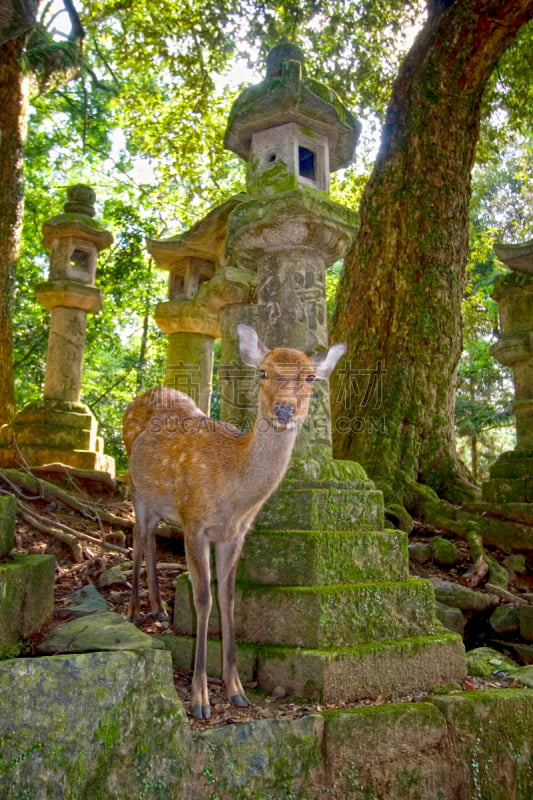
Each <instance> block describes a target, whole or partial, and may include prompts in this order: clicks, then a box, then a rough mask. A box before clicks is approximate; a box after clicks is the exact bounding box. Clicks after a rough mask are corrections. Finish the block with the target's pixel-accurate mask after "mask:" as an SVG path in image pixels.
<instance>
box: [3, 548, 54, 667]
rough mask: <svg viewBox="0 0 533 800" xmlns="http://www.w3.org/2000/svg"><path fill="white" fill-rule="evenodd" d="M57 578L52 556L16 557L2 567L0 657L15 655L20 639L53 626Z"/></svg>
mask: <svg viewBox="0 0 533 800" xmlns="http://www.w3.org/2000/svg"><path fill="white" fill-rule="evenodd" d="M54 577H55V558H54V557H53V556H47V555H36V554H32V555H27V556H22V555H16V556H13V557H12V558H11V559H9V561H5V562H4V563H2V564H0V597H1V598H2V602H1V603H0V657H1V656H5V655H15V652H18V650H19V649H20V648H19V643H20V640H21V639H26V638H28V637H29V636H31V635H32V634H33V633H36V632H37V631H39V630H41V628H42V627H43V626H44V625H46V624H47V623H48V622H50V620H51V619H52V614H53V611H54ZM14 651H15V652H14Z"/></svg>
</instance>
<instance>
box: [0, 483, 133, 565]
mask: <svg viewBox="0 0 533 800" xmlns="http://www.w3.org/2000/svg"><path fill="white" fill-rule="evenodd" d="M0 481H1V482H2V483H4V485H5V486H6V487H7V488H5V489H3V488H0V493H2V494H12V495H15V497H16V500H17V508H18V513H19V514H20V516H21V518H22V519H23V520H24V522H26V524H28V525H30V526H31V527H33V528H35V529H36V530H38V531H39V532H40V533H43V534H45V535H46V536H51V537H53V538H55V539H57V540H58V541H60V542H61V543H62V544H64V545H66V547H67V548H68V550H69V551H70V554H71V556H72V560H73V561H74V562H75V563H76V564H80V563H82V562H83V561H84V551H83V547H82V544H81V543H83V542H87V543H88V544H91V545H93V546H96V547H98V548H100V549H101V550H108V551H112V552H116V553H121V554H122V555H125V556H128V557H129V556H130V555H131V553H130V550H128V549H127V548H126V547H122V546H120V545H119V544H116V543H114V542H110V541H106V538H105V533H104V530H103V525H102V523H104V522H105V523H107V524H108V525H111V526H114V527H116V528H118V527H121V528H131V527H133V521H132V520H124V519H122V518H120V517H117V516H115V515H114V514H112V513H111V512H109V511H107V509H103V508H100V507H99V506H97V504H95V503H90V502H87V501H83V500H78V499H77V498H75V497H73V496H72V495H71V494H69V493H68V492H67V491H65V490H64V489H61V488H59V487H58V486H55V485H54V484H52V483H49V482H48V481H45V480H42V479H40V478H36V477H34V476H33V475H31V474H30V473H25V472H21V471H19V470H15V469H4V470H0ZM35 500H44V501H46V502H49V503H57V504H58V505H61V506H66V507H67V508H69V509H71V510H74V511H76V512H78V513H79V514H81V515H82V516H83V517H85V518H88V519H90V520H91V521H92V522H95V523H97V524H98V525H99V527H100V531H99V533H100V537H98V536H91V535H89V534H87V533H83V532H82V531H79V530H75V529H74V528H72V527H70V526H69V525H66V524H65V523H64V522H60V521H59V520H58V519H55V518H50V517H48V516H44V515H42V514H39V512H38V511H36V510H35V509H34V508H31V507H30V505H29V501H35Z"/></svg>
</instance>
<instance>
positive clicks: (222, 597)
mask: <svg viewBox="0 0 533 800" xmlns="http://www.w3.org/2000/svg"><path fill="white" fill-rule="evenodd" d="M243 543H244V536H239V537H238V538H237V539H231V540H229V541H227V542H219V543H218V544H217V545H216V563H217V582H218V603H219V606H220V622H221V627H222V652H223V656H222V677H223V680H224V684H225V686H226V691H227V693H228V697H229V701H230V703H231V704H232V705H234V706H239V707H240V708H246V706H249V705H250V701H249V700H248V698H247V697H246V695H245V694H244V689H243V688H242V683H241V681H240V678H239V673H238V671H237V665H236V663H235V626H234V606H235V573H236V571H237V564H238V562H239V557H240V555H241V551H242V546H243Z"/></svg>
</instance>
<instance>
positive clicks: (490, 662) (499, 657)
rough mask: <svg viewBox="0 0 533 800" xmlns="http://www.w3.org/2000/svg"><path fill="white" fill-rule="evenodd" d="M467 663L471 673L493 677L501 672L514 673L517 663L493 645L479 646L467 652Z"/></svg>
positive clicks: (483, 676)
mask: <svg viewBox="0 0 533 800" xmlns="http://www.w3.org/2000/svg"><path fill="white" fill-rule="evenodd" d="M466 664H467V667H468V672H469V674H470V675H473V676H476V677H479V678H491V677H492V676H493V675H496V674H497V673H499V672H505V673H509V674H510V673H512V672H513V671H514V670H515V669H516V668H517V664H516V663H515V662H514V661H513V660H512V659H510V658H508V657H507V656H505V655H503V653H499V652H498V650H493V649H492V648H491V647H477V648H476V649H475V650H470V651H469V652H468V653H467V654H466Z"/></svg>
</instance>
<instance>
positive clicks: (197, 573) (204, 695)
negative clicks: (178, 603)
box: [185, 537, 212, 719]
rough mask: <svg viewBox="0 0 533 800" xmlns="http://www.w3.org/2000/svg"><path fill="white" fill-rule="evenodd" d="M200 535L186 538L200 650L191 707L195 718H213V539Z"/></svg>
mask: <svg viewBox="0 0 533 800" xmlns="http://www.w3.org/2000/svg"><path fill="white" fill-rule="evenodd" d="M199 538H200V537H198V538H196V539H195V540H193V541H190V540H188V539H187V538H186V540H185V555H186V557H187V566H188V567H189V574H190V578H191V584H192V593H193V600H194V608H195V611H196V654H195V658H194V673H193V676H192V684H191V711H192V715H193V717H194V718H195V719H209V718H210V716H211V706H210V704H209V692H208V689H207V672H206V655H207V625H208V622H209V614H210V612H211V605H212V599H211V572H210V569H209V542H207V541H206V540H204V541H199Z"/></svg>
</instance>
